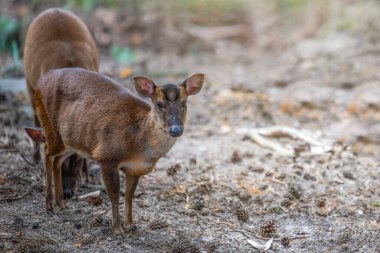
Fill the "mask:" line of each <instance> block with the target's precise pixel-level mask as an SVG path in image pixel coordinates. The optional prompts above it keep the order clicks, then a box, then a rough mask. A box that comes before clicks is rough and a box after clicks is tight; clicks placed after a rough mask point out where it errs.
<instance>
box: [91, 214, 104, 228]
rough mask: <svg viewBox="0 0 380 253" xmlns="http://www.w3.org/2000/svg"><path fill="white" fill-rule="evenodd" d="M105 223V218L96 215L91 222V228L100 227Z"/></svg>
mask: <svg viewBox="0 0 380 253" xmlns="http://www.w3.org/2000/svg"><path fill="white" fill-rule="evenodd" d="M102 224H103V219H102V217H101V216H97V217H95V218H94V219H93V220H92V221H91V222H90V224H89V227H90V228H95V227H99V226H101V225H102Z"/></svg>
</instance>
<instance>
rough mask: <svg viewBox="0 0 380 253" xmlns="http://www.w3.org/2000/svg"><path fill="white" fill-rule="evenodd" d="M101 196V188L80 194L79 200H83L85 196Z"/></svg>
mask: <svg viewBox="0 0 380 253" xmlns="http://www.w3.org/2000/svg"><path fill="white" fill-rule="evenodd" d="M98 196H100V190H97V191H94V192H90V193H87V194H84V195H80V196H79V197H78V199H79V200H83V199H85V198H88V197H98Z"/></svg>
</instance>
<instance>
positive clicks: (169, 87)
mask: <svg viewBox="0 0 380 253" xmlns="http://www.w3.org/2000/svg"><path fill="white" fill-rule="evenodd" d="M161 91H162V93H164V95H165V97H166V99H167V100H169V101H171V102H174V101H176V100H177V99H178V97H179V92H180V90H179V88H178V86H177V85H175V84H165V85H163V86H162V87H161Z"/></svg>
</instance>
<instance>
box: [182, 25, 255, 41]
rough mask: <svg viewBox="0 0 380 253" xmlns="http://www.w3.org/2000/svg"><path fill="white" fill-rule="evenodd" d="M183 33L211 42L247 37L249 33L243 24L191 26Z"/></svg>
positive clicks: (185, 28)
mask: <svg viewBox="0 0 380 253" xmlns="http://www.w3.org/2000/svg"><path fill="white" fill-rule="evenodd" d="M183 31H184V32H186V33H187V34H190V35H192V36H194V37H198V38H200V39H202V40H205V41H208V42H211V41H213V40H216V39H223V38H230V37H236V36H241V35H245V34H247V32H248V29H247V26H246V25H242V24H237V25H229V26H214V27H210V26H208V27H205V26H197V25H191V26H187V27H184V28H183Z"/></svg>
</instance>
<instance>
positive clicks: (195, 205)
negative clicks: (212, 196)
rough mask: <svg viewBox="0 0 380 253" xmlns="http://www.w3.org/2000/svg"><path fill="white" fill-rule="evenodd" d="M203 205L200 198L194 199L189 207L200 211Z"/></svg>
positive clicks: (202, 200)
mask: <svg viewBox="0 0 380 253" xmlns="http://www.w3.org/2000/svg"><path fill="white" fill-rule="evenodd" d="M203 207H205V201H204V199H202V198H199V199H196V200H195V201H194V202H193V204H192V205H191V208H192V209H194V210H197V211H201V210H202V209H203Z"/></svg>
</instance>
